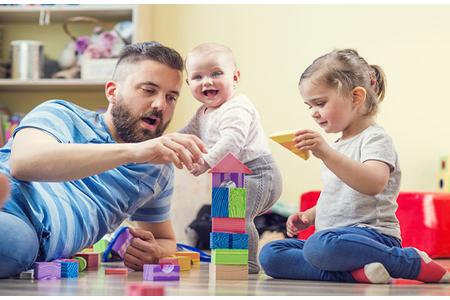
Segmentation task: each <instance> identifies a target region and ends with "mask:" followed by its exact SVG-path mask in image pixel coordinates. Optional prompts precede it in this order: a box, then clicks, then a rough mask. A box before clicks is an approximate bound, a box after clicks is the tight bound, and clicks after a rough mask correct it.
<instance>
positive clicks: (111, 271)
mask: <svg viewBox="0 0 450 300" xmlns="http://www.w3.org/2000/svg"><path fill="white" fill-rule="evenodd" d="M105 275H128V269H127V268H105Z"/></svg>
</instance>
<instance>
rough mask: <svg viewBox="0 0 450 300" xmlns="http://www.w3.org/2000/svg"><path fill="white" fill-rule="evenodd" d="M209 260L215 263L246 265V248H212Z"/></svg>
mask: <svg viewBox="0 0 450 300" xmlns="http://www.w3.org/2000/svg"><path fill="white" fill-rule="evenodd" d="M211 262H212V263H213V264H215V265H247V264H248V249H213V250H211Z"/></svg>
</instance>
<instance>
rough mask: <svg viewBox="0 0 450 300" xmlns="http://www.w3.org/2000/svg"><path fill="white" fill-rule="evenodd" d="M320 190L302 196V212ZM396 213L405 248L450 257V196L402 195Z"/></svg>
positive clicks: (304, 234) (303, 233) (304, 233)
mask: <svg viewBox="0 0 450 300" xmlns="http://www.w3.org/2000/svg"><path fill="white" fill-rule="evenodd" d="M319 195H320V192H319V191H312V192H307V193H304V194H303V195H301V197H300V211H304V210H307V209H308V208H310V207H312V206H314V205H316V202H317V199H318V198H319ZM397 203H398V209H397V212H396V215H397V218H398V220H399V222H400V229H401V234H402V245H403V247H415V248H418V249H420V250H422V251H425V252H426V253H428V255H429V256H430V257H433V258H436V257H450V218H449V217H448V215H449V214H450V194H448V193H432V192H401V193H400V194H399V196H398V198H397ZM313 232H314V227H312V228H311V227H310V228H308V229H307V230H304V231H301V232H299V234H298V238H299V239H302V240H304V239H307V238H308V237H309V236H310V235H311V234H312V233H313Z"/></svg>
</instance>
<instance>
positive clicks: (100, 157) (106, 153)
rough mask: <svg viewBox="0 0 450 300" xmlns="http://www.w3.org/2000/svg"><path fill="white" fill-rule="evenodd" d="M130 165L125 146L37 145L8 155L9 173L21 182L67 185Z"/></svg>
mask: <svg viewBox="0 0 450 300" xmlns="http://www.w3.org/2000/svg"><path fill="white" fill-rule="evenodd" d="M129 162H130V151H129V144H60V143H55V144H51V145H37V147H36V148H34V149H21V150H20V151H12V154H11V161H10V167H11V173H12V175H13V176H14V177H16V178H17V179H20V180H25V181H69V180H76V179H80V178H85V177H88V176H91V175H95V174H99V173H101V172H104V171H106V170H110V169H112V168H115V167H117V166H120V165H123V164H126V163H129Z"/></svg>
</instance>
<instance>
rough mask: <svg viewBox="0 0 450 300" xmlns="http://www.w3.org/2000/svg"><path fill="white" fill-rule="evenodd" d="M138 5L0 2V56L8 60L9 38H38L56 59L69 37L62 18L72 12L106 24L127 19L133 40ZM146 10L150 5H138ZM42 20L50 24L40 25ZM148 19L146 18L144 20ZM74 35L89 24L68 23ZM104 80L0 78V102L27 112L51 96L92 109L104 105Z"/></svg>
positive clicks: (89, 30)
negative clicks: (16, 4)
mask: <svg viewBox="0 0 450 300" xmlns="http://www.w3.org/2000/svg"><path fill="white" fill-rule="evenodd" d="M139 9H140V6H139V5H111V4H108V5H106V4H105V5H84V4H83V5H62V4H60V5H34V6H23V5H20V6H0V59H2V60H8V59H9V51H10V46H9V45H10V42H11V41H12V40H20V39H32V40H40V41H41V42H42V43H43V44H44V52H45V55H46V56H47V57H48V58H50V59H53V60H57V59H58V57H59V54H60V53H61V51H62V50H63V49H64V47H65V46H66V44H67V43H68V42H69V41H70V37H68V36H67V35H66V34H65V33H64V31H63V23H64V21H65V20H66V19H67V18H69V17H73V16H88V17H95V18H97V19H99V20H100V21H101V22H102V23H103V24H106V26H107V27H112V26H113V25H114V24H116V23H117V22H119V21H124V20H128V21H131V22H132V23H133V25H134V28H135V30H134V33H133V38H132V40H133V41H136V40H137V36H136V32H137V31H136V28H137V27H138V26H139V24H138V20H137V19H138V18H137V16H138V11H139ZM141 9H143V10H144V12H145V11H147V10H149V7H148V6H147V7H145V8H141ZM40 20H41V23H42V21H43V20H44V21H45V20H48V21H49V24H46V25H45V24H44V25H40V24H39V23H40ZM147 22H148V21H147ZM70 28H71V32H73V33H74V34H75V35H76V36H79V35H90V34H91V33H92V28H93V25H92V24H84V23H79V24H76V25H73V26H70ZM103 91H104V81H103V80H83V79H70V80H66V79H39V80H13V79H0V103H2V104H3V105H5V106H7V107H8V108H9V109H10V110H11V111H21V112H28V111H29V110H31V109H32V108H33V107H34V106H35V105H37V104H39V103H40V102H42V101H45V100H47V99H52V98H61V99H67V100H69V101H73V102H75V103H77V104H79V105H82V106H85V107H87V108H91V109H98V108H102V107H106V106H107V102H106V100H105V98H104V95H103Z"/></svg>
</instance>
